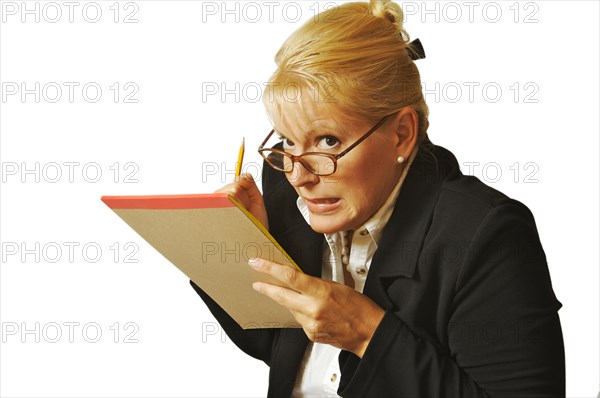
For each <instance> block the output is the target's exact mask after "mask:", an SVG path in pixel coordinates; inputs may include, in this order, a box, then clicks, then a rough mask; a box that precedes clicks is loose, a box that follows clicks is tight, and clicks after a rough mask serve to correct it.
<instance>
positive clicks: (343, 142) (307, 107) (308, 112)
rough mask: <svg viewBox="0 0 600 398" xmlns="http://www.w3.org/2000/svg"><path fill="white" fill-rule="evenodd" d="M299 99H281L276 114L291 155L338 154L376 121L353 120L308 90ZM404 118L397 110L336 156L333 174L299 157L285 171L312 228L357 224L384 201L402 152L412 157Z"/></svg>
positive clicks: (325, 230)
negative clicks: (319, 170)
mask: <svg viewBox="0 0 600 398" xmlns="http://www.w3.org/2000/svg"><path fill="white" fill-rule="evenodd" d="M301 98H302V99H301V104H299V103H285V104H283V105H282V107H281V112H280V113H279V114H278V115H275V118H274V122H275V131H276V132H277V133H278V134H279V135H280V136H281V137H282V139H283V145H284V148H283V149H284V150H285V151H286V152H289V153H291V154H293V155H300V154H303V153H305V152H312V151H317V152H326V153H332V154H338V153H340V152H342V151H343V150H345V149H346V148H348V147H349V146H350V145H352V144H353V143H354V142H355V141H356V140H357V139H359V138H360V137H361V136H362V135H363V134H364V133H366V132H367V131H368V130H369V129H371V127H373V125H375V123H376V122H377V120H375V121H366V120H362V121H349V120H348V119H347V118H344V117H343V116H342V115H341V114H340V113H337V112H336V111H335V109H333V108H332V107H331V106H329V105H327V104H319V103H315V102H313V101H312V99H311V96H310V95H303V96H302V97H301ZM401 122H402V120H401V117H400V115H399V114H398V116H392V117H390V118H388V119H387V120H386V122H385V123H384V124H383V125H382V126H380V127H379V128H378V129H377V131H375V132H374V133H373V134H371V135H370V136H369V137H368V138H367V139H366V140H364V141H363V142H361V143H360V144H359V145H358V146H356V147H355V148H353V149H352V150H351V151H350V152H349V153H348V154H346V155H345V156H343V157H342V158H341V159H338V161H337V171H336V172H335V173H334V174H332V175H330V176H316V175H314V174H312V173H310V172H309V171H308V170H306V169H305V168H304V166H302V165H301V164H300V163H299V162H296V163H295V164H294V169H293V171H292V172H291V173H287V174H286V176H287V178H288V180H289V181H290V183H291V184H292V186H293V187H294V188H295V190H296V192H297V193H298V195H299V196H300V197H301V198H302V199H303V200H304V201H305V202H306V204H307V206H308V210H309V215H310V225H311V227H312V228H313V230H315V231H316V232H320V233H334V232H336V231H343V230H350V229H356V228H359V227H360V226H361V225H362V224H363V223H364V222H365V221H367V220H368V219H369V218H370V217H371V216H372V215H373V214H374V213H375V212H376V211H377V210H378V209H379V208H380V207H381V206H382V205H383V203H384V202H385V200H386V199H387V198H388V196H389V195H390V193H391V191H392V190H393V188H394V187H395V185H396V183H397V182H398V179H399V177H400V175H401V173H402V167H404V166H403V165H400V164H398V162H397V158H398V156H400V155H402V156H404V157H405V158H408V155H409V154H410V150H412V147H410V148H409V146H408V145H407V142H405V141H406V140H403V134H402V126H401V124H402V123H401ZM415 136H416V135H415ZM411 139H412V137H411Z"/></svg>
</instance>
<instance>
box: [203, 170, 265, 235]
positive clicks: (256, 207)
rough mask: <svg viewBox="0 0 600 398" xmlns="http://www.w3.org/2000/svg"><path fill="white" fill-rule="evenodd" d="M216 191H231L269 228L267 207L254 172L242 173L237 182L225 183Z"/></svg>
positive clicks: (236, 179)
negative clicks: (253, 174)
mask: <svg viewBox="0 0 600 398" xmlns="http://www.w3.org/2000/svg"><path fill="white" fill-rule="evenodd" d="M215 193H229V194H231V196H233V197H234V198H235V199H237V200H238V201H239V202H240V203H241V204H242V205H243V206H244V207H245V208H246V210H248V211H249V212H250V213H252V215H253V216H254V217H256V219H257V220H258V221H260V223H261V224H262V225H263V226H264V227H265V228H266V229H267V230H269V219H268V217H267V209H266V208H265V202H264V200H263V197H262V195H261V194H260V191H259V190H258V187H257V186H256V183H255V182H254V178H252V174H248V173H245V174H241V175H240V176H239V177H236V178H235V182H233V183H231V184H227V185H225V186H224V187H223V188H221V189H219V190H218V191H215Z"/></svg>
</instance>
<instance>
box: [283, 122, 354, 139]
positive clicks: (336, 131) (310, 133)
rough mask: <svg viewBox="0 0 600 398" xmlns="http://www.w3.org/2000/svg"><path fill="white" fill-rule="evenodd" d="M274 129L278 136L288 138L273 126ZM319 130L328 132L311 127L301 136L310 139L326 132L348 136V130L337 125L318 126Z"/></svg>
mask: <svg viewBox="0 0 600 398" xmlns="http://www.w3.org/2000/svg"><path fill="white" fill-rule="evenodd" d="M274 130H275V134H277V135H278V136H279V137H280V138H289V137H287V136H286V135H285V134H283V133H282V132H280V131H279V130H278V129H277V128H274ZM320 130H325V131H329V133H323V132H318V131H317V130H316V129H314V128H313V129H311V130H310V131H308V132H306V133H305V134H304V135H303V138H305V139H308V140H310V139H311V138H314V137H317V136H321V135H327V134H337V135H340V136H343V137H347V136H348V132H347V131H346V130H344V129H342V128H340V127H339V126H335V127H333V126H330V125H327V126H324V127H322V128H320Z"/></svg>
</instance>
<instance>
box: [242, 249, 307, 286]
mask: <svg viewBox="0 0 600 398" xmlns="http://www.w3.org/2000/svg"><path fill="white" fill-rule="evenodd" d="M248 264H249V265H250V266H251V267H252V268H254V269H255V270H257V271H259V272H262V273H265V274H268V275H271V276H272V277H274V278H275V279H277V280H279V281H281V282H283V283H284V284H285V285H287V286H289V287H290V288H292V289H294V290H295V291H297V292H300V293H303V292H307V291H308V289H309V288H310V284H311V283H316V282H317V281H318V280H317V279H316V278H313V277H311V276H309V275H306V274H304V273H302V272H300V271H298V270H296V269H294V268H292V267H289V266H287V265H281V264H277V263H274V262H272V261H269V260H265V259H264V258H251V259H249V260H248Z"/></svg>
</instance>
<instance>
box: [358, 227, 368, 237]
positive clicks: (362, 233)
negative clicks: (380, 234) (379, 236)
mask: <svg viewBox="0 0 600 398" xmlns="http://www.w3.org/2000/svg"><path fill="white" fill-rule="evenodd" d="M367 235H369V231H367V230H366V229H363V230H362V231H360V236H367Z"/></svg>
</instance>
